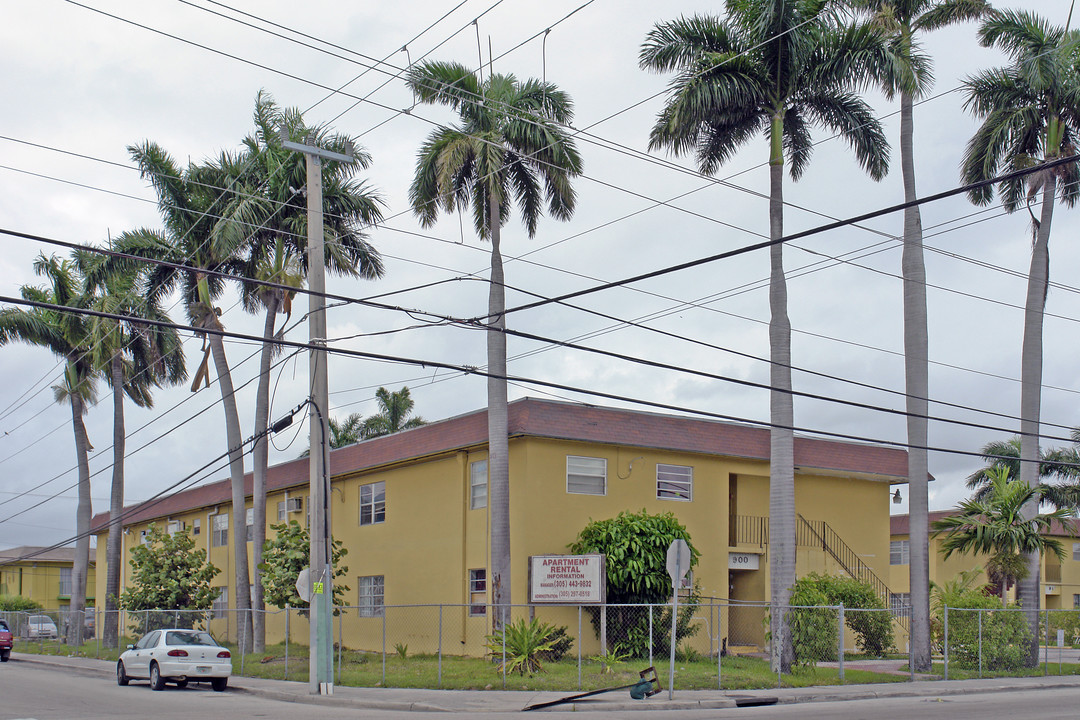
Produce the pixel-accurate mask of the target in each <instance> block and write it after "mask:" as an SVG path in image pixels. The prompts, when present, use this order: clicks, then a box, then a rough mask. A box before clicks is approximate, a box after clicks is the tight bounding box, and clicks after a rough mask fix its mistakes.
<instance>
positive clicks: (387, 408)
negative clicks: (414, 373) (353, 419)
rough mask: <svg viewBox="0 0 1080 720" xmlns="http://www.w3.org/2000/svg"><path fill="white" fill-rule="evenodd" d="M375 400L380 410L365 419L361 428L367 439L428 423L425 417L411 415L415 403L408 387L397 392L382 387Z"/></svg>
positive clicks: (362, 435)
mask: <svg viewBox="0 0 1080 720" xmlns="http://www.w3.org/2000/svg"><path fill="white" fill-rule="evenodd" d="M375 400H376V401H377V402H378V403H379V412H378V413H376V414H375V415H372V416H371V417H369V418H368V419H366V420H364V424H363V426H362V427H361V429H360V434H361V437H363V438H364V439H365V440H366V439H368V438H376V437H382V436H383V435H392V434H393V433H396V432H400V431H402V430H408V429H409V428H415V427H420V426H421V425H426V424H427V421H426V420H424V418H422V417H419V416H417V415H414V416H413V417H409V415H411V414H412V409H413V405H414V403H413V399H412V397H411V396H410V395H409V388H407V387H403V388H401V389H400V390H398V391H397V392H390V391H389V390H387V389H386V388H384V387H381V388H379V389H378V390H376V391H375Z"/></svg>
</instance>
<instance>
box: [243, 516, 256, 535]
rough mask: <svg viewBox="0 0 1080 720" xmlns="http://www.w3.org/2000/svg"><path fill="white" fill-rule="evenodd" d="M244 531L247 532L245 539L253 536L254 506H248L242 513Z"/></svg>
mask: <svg viewBox="0 0 1080 720" xmlns="http://www.w3.org/2000/svg"><path fill="white" fill-rule="evenodd" d="M244 531H245V532H246V533H247V541H248V542H251V539H252V538H254V537H255V508H248V509H247V513H246V514H245V515H244Z"/></svg>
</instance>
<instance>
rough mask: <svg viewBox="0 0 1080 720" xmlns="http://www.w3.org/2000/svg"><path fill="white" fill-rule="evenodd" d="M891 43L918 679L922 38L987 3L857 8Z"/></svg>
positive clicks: (922, 558)
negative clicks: (900, 191)
mask: <svg viewBox="0 0 1080 720" xmlns="http://www.w3.org/2000/svg"><path fill="white" fill-rule="evenodd" d="M855 4H856V6H857V7H860V8H862V9H863V10H864V11H866V12H867V13H869V14H870V15H871V17H872V18H873V22H874V23H875V24H876V25H878V26H879V27H881V28H882V29H883V30H884V31H885V32H886V33H888V35H889V52H890V54H891V56H892V59H893V68H894V72H892V73H890V75H889V76H887V77H886V78H885V81H884V83H883V85H882V88H883V90H884V91H885V96H886V97H887V98H889V99H890V100H891V99H893V98H894V97H896V96H897V95H899V96H900V167H901V170H902V172H903V176H904V202H905V203H910V205H909V206H908V207H907V208H906V209H905V210H904V252H903V258H902V259H901V268H902V273H903V276H904V378H905V386H906V388H907V399H906V406H907V431H908V489H909V493H910V495H909V498H908V506H909V508H910V518H911V539H912V541H913V542H912V543H911V565H910V568H909V571H910V573H911V577H910V585H909V587H910V588H911V654H912V664H913V666H914V669H915V671H916V672H929V671H930V546H929V532H928V531H929V528H928V522H929V510H930V507H929V489H928V484H929V483H928V479H929V474H930V469H929V463H928V460H927V450H926V447H927V445H928V433H927V413H928V412H929V401H928V399H927V398H929V393H930V380H929V358H928V356H929V348H928V340H927V335H928V331H927V319H926V267H925V264H924V261H923V246H922V217H921V215H920V213H919V206H918V205H916V204H914V201H915V199H916V192H915V156H914V147H913V142H912V134H913V132H912V131H913V128H914V121H913V112H912V108H913V105H914V100H915V98H917V97H922V96H923V95H925V93H926V92H928V91H929V90H930V86H931V84H932V80H933V78H932V76H931V73H930V66H931V63H930V59H929V58H928V57H927V56H925V55H924V54H922V53H921V52H919V49H918V44H917V39H916V38H917V35H919V34H920V33H924V32H931V31H933V30H937V29H939V28H943V27H947V26H949V25H953V24H956V23H958V22H965V21H968V20H977V19H979V18H980V17H982V16H983V15H984V14H985V13H986V12H987V10H988V9H989V5H987V3H986V2H985V0H856V2H855Z"/></svg>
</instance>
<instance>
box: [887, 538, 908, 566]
mask: <svg viewBox="0 0 1080 720" xmlns="http://www.w3.org/2000/svg"><path fill="white" fill-rule="evenodd" d="M910 562H911V541H910V540H892V541H891V542H889V564H890V565H907V564H909V563H910Z"/></svg>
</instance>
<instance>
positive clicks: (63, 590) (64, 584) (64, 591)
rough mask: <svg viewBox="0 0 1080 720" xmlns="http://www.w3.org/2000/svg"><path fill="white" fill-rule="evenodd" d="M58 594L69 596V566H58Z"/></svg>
mask: <svg viewBox="0 0 1080 720" xmlns="http://www.w3.org/2000/svg"><path fill="white" fill-rule="evenodd" d="M60 594H61V595H67V596H68V597H70V596H71V568H66V567H62V568H60Z"/></svg>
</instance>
